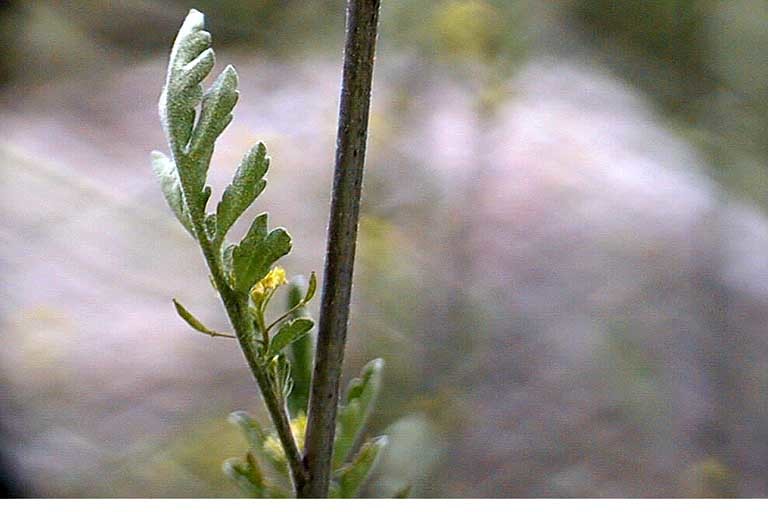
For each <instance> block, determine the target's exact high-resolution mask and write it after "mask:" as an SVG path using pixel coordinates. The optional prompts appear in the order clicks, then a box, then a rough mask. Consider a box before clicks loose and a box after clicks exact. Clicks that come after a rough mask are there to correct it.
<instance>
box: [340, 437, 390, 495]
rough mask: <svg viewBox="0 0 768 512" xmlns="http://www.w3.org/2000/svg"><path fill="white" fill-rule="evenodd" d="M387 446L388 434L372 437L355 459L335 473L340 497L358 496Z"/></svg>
mask: <svg viewBox="0 0 768 512" xmlns="http://www.w3.org/2000/svg"><path fill="white" fill-rule="evenodd" d="M386 446H387V437H386V436H381V437H377V438H375V439H372V440H371V441H369V442H367V443H365V444H364V445H363V446H362V448H360V452H359V453H358V454H357V456H356V457H355V460H353V461H352V462H351V463H350V464H347V465H346V466H344V467H342V468H341V469H339V470H337V471H336V472H335V473H334V477H335V480H336V482H337V484H338V497H339V498H355V497H357V495H358V493H359V492H360V489H361V488H362V487H363V485H364V484H365V482H366V481H367V480H368V477H370V475H371V473H372V472H373V469H374V468H375V467H376V463H377V462H378V461H379V458H380V457H379V456H380V455H381V452H382V450H383V449H384V447H386Z"/></svg>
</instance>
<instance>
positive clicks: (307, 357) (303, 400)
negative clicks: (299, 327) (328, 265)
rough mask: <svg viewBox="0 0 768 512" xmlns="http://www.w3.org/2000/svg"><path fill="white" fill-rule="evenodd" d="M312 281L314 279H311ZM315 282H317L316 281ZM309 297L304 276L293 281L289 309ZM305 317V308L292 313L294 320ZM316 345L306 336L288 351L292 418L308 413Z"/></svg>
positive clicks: (289, 293)
mask: <svg viewBox="0 0 768 512" xmlns="http://www.w3.org/2000/svg"><path fill="white" fill-rule="evenodd" d="M310 280H312V278H311V277H310ZM315 282H317V281H316V280H315ZM307 295H308V288H307V286H306V280H305V279H304V278H303V277H302V276H297V277H296V278H294V279H291V284H290V286H289V288H288V304H287V306H288V307H287V309H288V310H292V309H293V308H295V307H296V306H300V304H302V303H303V302H306V301H305V300H304V299H305V298H306V297H307ZM302 316H305V311H304V308H302V307H299V308H298V309H296V310H295V311H294V312H293V313H292V318H297V317H302ZM313 348H314V344H313V343H312V336H311V335H309V334H305V335H304V336H302V337H301V338H299V339H298V340H296V341H295V342H293V343H292V344H291V345H290V346H289V347H288V349H287V353H288V357H289V358H290V361H291V368H292V369H293V391H292V392H291V394H290V395H289V396H288V409H289V410H290V412H291V415H292V417H296V416H297V415H298V414H300V413H305V414H306V412H307V403H308V402H309V387H310V384H311V382H312V353H313Z"/></svg>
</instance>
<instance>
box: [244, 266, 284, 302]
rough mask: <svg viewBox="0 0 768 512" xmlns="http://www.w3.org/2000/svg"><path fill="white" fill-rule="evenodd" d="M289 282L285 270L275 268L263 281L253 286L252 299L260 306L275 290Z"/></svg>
mask: <svg viewBox="0 0 768 512" xmlns="http://www.w3.org/2000/svg"><path fill="white" fill-rule="evenodd" d="M287 282H288V280H287V279H286V277H285V269H284V268H283V267H275V268H273V269H272V270H270V271H269V273H268V274H267V275H266V276H264V278H263V279H262V280H261V281H259V282H258V283H256V284H255V285H253V288H251V299H252V300H253V302H254V303H256V304H260V303H261V302H262V301H263V300H264V299H265V298H266V296H267V295H269V294H270V293H271V292H272V291H273V290H275V289H277V288H279V287H280V286H282V285H284V284H286V283H287Z"/></svg>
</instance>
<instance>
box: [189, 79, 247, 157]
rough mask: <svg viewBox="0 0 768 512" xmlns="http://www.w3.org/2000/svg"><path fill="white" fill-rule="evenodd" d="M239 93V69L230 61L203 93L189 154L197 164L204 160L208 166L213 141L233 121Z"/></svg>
mask: <svg viewBox="0 0 768 512" xmlns="http://www.w3.org/2000/svg"><path fill="white" fill-rule="evenodd" d="M238 96H239V93H238V92H237V72H236V71H235V68H234V67H232V66H231V65H228V66H227V67H225V68H224V71H222V72H221V74H219V76H218V77H217V78H216V80H215V81H214V82H213V85H211V88H210V89H208V91H207V92H206V93H205V95H204V96H203V103H202V107H201V110H200V120H199V121H198V122H197V125H195V129H194V131H193V132H192V138H191V140H190V143H189V155H190V157H191V159H192V160H194V161H195V162H198V165H201V164H202V163H205V168H206V169H207V168H208V164H209V163H210V160H211V155H212V154H213V147H214V143H215V142H216V139H217V138H218V137H219V135H221V133H222V132H223V131H224V129H225V128H226V127H227V126H228V125H229V123H230V122H231V121H232V109H233V108H235V104H236V103H237V99H238Z"/></svg>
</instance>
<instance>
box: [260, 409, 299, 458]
mask: <svg viewBox="0 0 768 512" xmlns="http://www.w3.org/2000/svg"><path fill="white" fill-rule="evenodd" d="M306 431H307V417H306V416H305V415H304V414H299V415H298V416H296V417H295V418H293V419H292V420H291V432H293V437H294V438H295V439H296V446H297V447H298V449H299V452H303V451H304V435H305V433H306ZM264 451H265V452H267V453H269V454H270V455H272V456H273V457H274V458H275V459H278V460H285V452H284V451H283V445H282V444H280V439H279V438H278V437H277V434H270V435H269V436H267V438H266V439H265V440H264Z"/></svg>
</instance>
